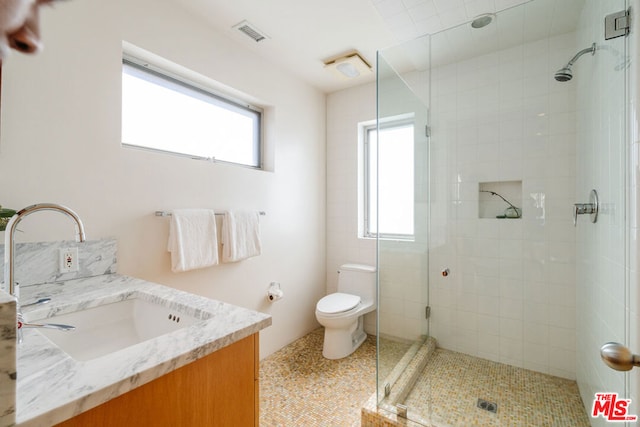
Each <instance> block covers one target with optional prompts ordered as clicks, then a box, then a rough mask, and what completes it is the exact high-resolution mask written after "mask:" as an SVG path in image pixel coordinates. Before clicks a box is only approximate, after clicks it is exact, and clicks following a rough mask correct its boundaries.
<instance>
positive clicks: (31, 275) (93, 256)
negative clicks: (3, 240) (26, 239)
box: [0, 239, 117, 288]
mask: <svg viewBox="0 0 640 427" xmlns="http://www.w3.org/2000/svg"><path fill="white" fill-rule="evenodd" d="M73 247H78V260H79V263H78V271H76V272H70V273H60V271H59V258H60V249H65V248H73ZM116 253H117V241H116V240H115V239H101V240H90V241H86V242H82V243H79V242H76V241H74V240H63V241H57V242H35V243H16V253H15V256H16V257H15V261H14V263H15V264H14V265H15V272H14V277H15V280H16V282H18V284H19V285H20V287H22V288H24V287H25V286H32V285H38V284H41V283H55V282H60V281H65V280H72V279H81V278H85V277H92V276H100V275H103V274H111V273H115V272H116V267H117V263H116V261H117V258H116ZM0 260H4V245H0ZM0 281H1V282H4V278H3V277H2V278H0Z"/></svg>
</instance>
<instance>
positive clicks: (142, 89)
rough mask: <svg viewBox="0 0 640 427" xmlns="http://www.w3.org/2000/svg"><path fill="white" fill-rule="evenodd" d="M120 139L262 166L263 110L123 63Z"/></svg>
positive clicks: (149, 67)
mask: <svg viewBox="0 0 640 427" xmlns="http://www.w3.org/2000/svg"><path fill="white" fill-rule="evenodd" d="M122 62H123V63H122V143H123V145H125V146H132V147H137V148H145V149H150V150H156V151H162V152H167V153H172V154H179V155H184V156H189V157H193V158H196V159H207V160H216V161H223V162H230V163H237V164H240V165H245V166H250V167H254V168H261V167H262V162H261V135H262V130H261V126H262V125H261V123H262V110H261V109H259V108H257V107H254V106H251V105H248V104H246V103H242V102H241V101H237V100H233V99H231V98H227V97H223V96H220V95H219V94H214V93H212V92H210V91H208V90H205V89H203V88H202V87H201V86H198V85H196V84H194V83H190V82H188V81H186V80H183V79H182V78H176V77H175V76H173V75H171V76H170V75H168V72H164V71H163V70H161V69H159V68H157V67H154V66H152V65H150V64H146V63H142V62H141V63H140V64H139V63H137V62H134V61H131V60H129V59H123V61H122Z"/></svg>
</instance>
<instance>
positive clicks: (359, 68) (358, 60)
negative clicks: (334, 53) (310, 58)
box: [324, 52, 372, 79]
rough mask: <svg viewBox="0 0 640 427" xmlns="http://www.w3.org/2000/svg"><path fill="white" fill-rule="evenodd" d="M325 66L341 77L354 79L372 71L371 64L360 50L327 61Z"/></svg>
mask: <svg viewBox="0 0 640 427" xmlns="http://www.w3.org/2000/svg"><path fill="white" fill-rule="evenodd" d="M324 67H325V69H327V70H328V71H330V72H331V73H333V74H334V75H336V76H337V77H339V78H341V79H354V78H356V77H359V76H361V75H364V74H369V73H370V72H371V71H372V67H371V65H369V63H368V62H367V61H366V60H365V59H364V58H363V57H362V55H360V54H359V53H358V52H352V53H349V54H347V55H343V56H340V57H339V58H336V59H331V60H328V61H325V63H324Z"/></svg>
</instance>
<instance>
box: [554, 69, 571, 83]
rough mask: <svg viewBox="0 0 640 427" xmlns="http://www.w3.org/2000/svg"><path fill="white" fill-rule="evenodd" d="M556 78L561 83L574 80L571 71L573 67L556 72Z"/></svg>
mask: <svg viewBox="0 0 640 427" xmlns="http://www.w3.org/2000/svg"><path fill="white" fill-rule="evenodd" d="M554 78H555V79H556V80H557V81H559V82H568V81H569V80H571V79H572V78H573V72H572V71H571V67H570V66H566V67H562V68H560V69H559V70H558V71H556V74H555V76H554Z"/></svg>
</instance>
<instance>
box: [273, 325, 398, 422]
mask: <svg viewBox="0 0 640 427" xmlns="http://www.w3.org/2000/svg"><path fill="white" fill-rule="evenodd" d="M323 337H324V329H322V328H320V329H316V330H315V331H313V332H311V333H310V334H308V335H306V336H304V337H302V338H300V339H299V340H297V341H294V342H293V343H291V344H289V345H288V346H286V347H284V348H282V349H281V350H279V351H277V352H275V353H274V354H272V355H271V356H269V357H267V358H265V359H264V360H262V361H261V362H260V426H261V427H289V426H291V427H294V426H295V427H298V426H300V427H316V426H317V427H332V426H335V427H355V426H360V410H361V408H362V406H363V405H364V403H365V402H366V401H367V399H369V397H370V396H371V394H372V393H374V392H375V389H376V339H375V337H374V336H368V337H367V339H366V341H365V342H364V343H363V344H362V345H361V346H360V348H358V350H356V351H355V352H354V353H353V354H352V355H351V356H349V357H347V358H345V359H340V360H328V359H325V358H324V357H322V340H323ZM381 345H382V346H383V347H384V354H385V355H386V357H385V359H384V360H381V361H380V366H381V374H382V375H387V374H388V373H389V372H391V369H392V368H393V367H394V366H395V364H396V363H397V362H398V361H399V360H400V359H401V358H402V356H403V355H404V353H405V352H406V350H407V349H408V348H409V344H404V343H397V342H395V341H390V340H384V339H383V340H381Z"/></svg>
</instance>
